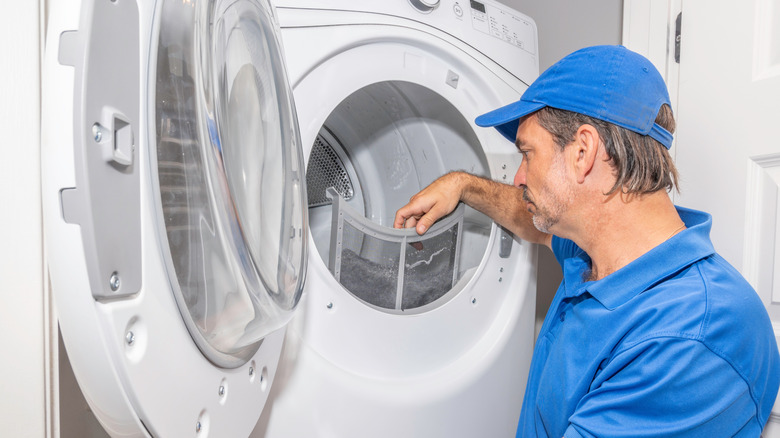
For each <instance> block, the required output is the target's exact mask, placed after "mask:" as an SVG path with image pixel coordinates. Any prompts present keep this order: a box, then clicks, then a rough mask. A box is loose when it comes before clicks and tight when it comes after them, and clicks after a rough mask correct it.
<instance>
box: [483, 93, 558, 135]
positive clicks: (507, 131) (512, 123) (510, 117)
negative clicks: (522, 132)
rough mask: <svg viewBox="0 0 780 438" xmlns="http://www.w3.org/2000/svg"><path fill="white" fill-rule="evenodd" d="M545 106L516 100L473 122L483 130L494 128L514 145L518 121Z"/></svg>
mask: <svg viewBox="0 0 780 438" xmlns="http://www.w3.org/2000/svg"><path fill="white" fill-rule="evenodd" d="M545 106H547V105H546V104H544V103H540V102H528V101H524V100H518V101H517V102H513V103H510V104H509V105H505V106H502V107H501V108H498V109H495V110H493V111H490V112H489V113H485V114H482V115H481V116H479V117H477V119H476V120H474V122H475V123H476V124H477V126H482V127H485V128H487V127H491V126H492V127H495V128H496V129H497V130H498V132H500V133H501V135H503V136H504V138H506V139H507V140H509V141H511V142H512V143H514V142H515V137H517V128H518V127H519V126H520V119H521V118H523V117H525V116H527V115H528V114H531V113H533V112H536V111H539V110H540V109H542V108H544V107H545Z"/></svg>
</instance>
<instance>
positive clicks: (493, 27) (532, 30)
mask: <svg viewBox="0 0 780 438" xmlns="http://www.w3.org/2000/svg"><path fill="white" fill-rule="evenodd" d="M469 6H470V10H471V25H472V26H473V27H474V29H476V30H478V31H480V32H483V33H486V34H488V35H492V36H493V37H495V38H498V39H500V40H503V41H506V42H507V43H509V44H512V45H515V46H517V47H520V48H521V49H523V50H525V51H527V52H529V53H531V54H536V27H535V26H534V25H533V24H531V22H530V20H528V19H526V18H523V17H522V16H520V15H517V14H514V13H512V12H511V11H510V10H507V9H504V8H500V7H498V6H494V5H490V4H485V3H483V2H479V1H476V0H470V1H469ZM453 12H454V13H455V14H456V16H457V15H458V14H462V8H461V6H460V3H459V2H456V3H455V5H454V6H453Z"/></svg>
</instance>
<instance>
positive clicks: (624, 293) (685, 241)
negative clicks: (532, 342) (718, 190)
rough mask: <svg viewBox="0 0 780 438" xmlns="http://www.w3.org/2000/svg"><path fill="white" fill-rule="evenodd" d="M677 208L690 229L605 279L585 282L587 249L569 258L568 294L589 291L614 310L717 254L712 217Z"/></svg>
mask: <svg viewBox="0 0 780 438" xmlns="http://www.w3.org/2000/svg"><path fill="white" fill-rule="evenodd" d="M676 209H677V213H678V214H679V215H680V218H681V219H682V220H683V222H684V223H685V226H686V227H687V228H686V229H684V230H683V231H681V232H679V233H678V234H676V235H674V236H672V237H671V238H670V239H668V240H666V241H665V242H663V243H662V244H660V245H658V246H656V247H655V248H653V249H651V250H650V251H648V252H647V253H645V254H643V255H642V256H641V257H639V258H638V259H636V260H634V261H632V262H631V263H629V264H628V265H626V266H624V267H622V268H620V269H619V270H617V271H616V272H613V273H612V274H610V275H608V276H606V277H604V278H602V279H601V280H598V281H584V279H583V276H584V274H585V273H586V272H587V270H588V269H590V257H588V255H587V254H585V253H584V252H582V253H581V254H580V255H579V256H575V257H572V258H569V259H566V260H565V261H564V264H563V278H564V286H565V294H566V296H567V297H573V296H578V295H581V294H583V293H585V292H589V293H590V294H591V296H593V297H594V298H595V299H596V300H598V301H599V302H600V303H601V305H603V306H604V307H606V308H607V309H609V310H614V309H616V308H617V307H619V306H621V305H622V304H624V303H626V302H627V301H628V300H630V299H631V298H633V297H635V296H636V295H638V294H639V293H641V292H643V291H645V290H647V289H648V288H650V287H651V286H653V285H654V284H656V283H658V282H659V281H661V280H663V279H664V278H667V277H669V276H671V275H673V274H675V273H676V272H679V271H680V270H681V269H683V268H685V267H687V266H690V265H691V264H693V263H694V262H696V261H698V260H701V259H703V258H705V257H708V256H710V255H712V254H714V253H715V249H714V248H713V246H712V242H711V241H710V229H711V228H712V216H710V215H709V214H707V213H704V212H701V211H697V210H691V209H688V208H683V207H676Z"/></svg>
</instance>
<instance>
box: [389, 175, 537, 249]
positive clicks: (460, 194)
mask: <svg viewBox="0 0 780 438" xmlns="http://www.w3.org/2000/svg"><path fill="white" fill-rule="evenodd" d="M522 196H523V192H522V191H521V190H520V189H518V188H517V187H514V186H510V185H508V184H502V183H499V182H495V181H491V180H489V179H486V178H482V177H479V176H476V175H472V174H469V173H465V172H451V173H448V174H446V175H444V176H442V177H440V178H439V179H437V180H436V181H434V182H432V183H431V184H430V185H429V186H428V187H426V188H425V189H423V190H422V191H420V193H418V194H416V195H414V196H412V198H411V199H410V200H409V203H408V204H406V205H405V206H403V207H401V208H400V209H398V211H397V212H396V213H395V222H394V224H393V226H394V227H396V228H404V227H405V228H411V227H416V228H417V233H418V234H423V233H424V232H425V231H426V230H428V229H429V228H430V227H431V226H432V225H433V224H434V222H436V221H437V220H439V219H440V218H441V217H443V216H445V215H447V214H449V213H450V212H452V211H453V210H454V209H455V208H456V207H457V206H458V202H460V201H463V202H465V203H466V204H468V205H469V206H471V207H472V208H474V209H476V210H479V211H481V212H482V213H484V214H486V215H488V216H489V217H490V218H491V219H493V220H494V221H496V222H497V223H498V224H500V225H502V226H503V227H505V228H506V229H508V230H509V231H511V232H512V233H513V234H515V235H516V236H518V237H520V238H521V239H523V240H526V241H529V242H533V243H540V244H543V245H546V246H548V247H549V246H550V245H551V241H552V235H551V234H547V233H542V232H541V231H539V230H537V229H536V227H534V224H533V221H532V220H531V213H529V212H528V211H527V210H526V208H525V202H524V201H523V198H522Z"/></svg>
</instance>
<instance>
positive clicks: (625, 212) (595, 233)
mask: <svg viewBox="0 0 780 438" xmlns="http://www.w3.org/2000/svg"><path fill="white" fill-rule="evenodd" d="M589 219H590V220H587V221H586V220H583V221H581V222H580V223H581V224H584V225H583V226H581V227H576V229H575V232H574V236H573V238H572V240H573V241H574V242H575V243H576V244H577V245H578V246H579V247H580V248H582V249H583V250H584V251H585V252H586V253H587V254H588V256H590V258H591V275H590V278H588V280H600V279H602V278H604V277H606V276H608V275H609V274H611V273H613V272H615V271H617V270H619V269H620V268H622V267H624V266H626V265H628V264H629V263H631V262H632V261H634V260H636V259H638V258H639V257H641V256H642V255H643V254H645V253H646V252H648V251H650V250H651V249H653V248H655V247H656V246H658V245H660V244H661V243H663V242H665V241H666V240H668V239H669V238H670V237H672V236H673V235H675V234H677V233H679V232H680V231H682V230H683V229H684V228H685V225H684V224H683V221H682V219H680V216H679V214H677V210H676V209H675V208H674V204H673V203H672V201H671V199H669V196H668V194H667V193H666V192H664V191H658V192H656V193H652V194H647V195H642V196H627V195H624V194H620V193H618V194H615V195H613V196H610V197H607V198H606V199H605V200H604V202H603V203H602V204H601V205H598V206H593V208H592V209H591V216H590V218H589Z"/></svg>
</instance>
